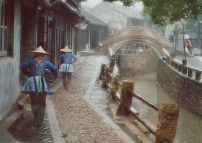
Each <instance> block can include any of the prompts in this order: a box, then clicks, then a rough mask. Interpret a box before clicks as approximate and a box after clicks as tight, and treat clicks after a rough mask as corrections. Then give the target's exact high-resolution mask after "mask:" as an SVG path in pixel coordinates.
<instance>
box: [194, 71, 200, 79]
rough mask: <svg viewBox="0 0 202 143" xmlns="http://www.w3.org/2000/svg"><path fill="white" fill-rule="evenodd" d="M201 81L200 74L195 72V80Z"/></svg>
mask: <svg viewBox="0 0 202 143" xmlns="http://www.w3.org/2000/svg"><path fill="white" fill-rule="evenodd" d="M200 79H201V73H200V72H197V71H196V75H195V80H200Z"/></svg>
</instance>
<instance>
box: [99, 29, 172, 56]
mask: <svg viewBox="0 0 202 143" xmlns="http://www.w3.org/2000/svg"><path fill="white" fill-rule="evenodd" d="M134 41H139V42H141V43H144V44H146V45H148V46H150V47H151V48H153V49H154V50H155V51H156V52H157V53H158V55H159V56H163V55H169V54H168V52H167V51H166V48H168V47H173V44H172V43H171V42H170V41H169V40H167V39H166V38H164V37H163V36H161V32H160V31H155V30H153V29H150V28H148V27H147V26H130V27H127V28H125V29H122V30H120V31H117V32H115V34H114V35H111V36H109V37H107V38H106V39H105V40H104V41H103V42H102V44H103V45H102V47H100V48H99V51H109V52H110V53H116V51H118V50H119V49H120V48H121V47H122V46H124V45H127V44H129V43H133V42H134Z"/></svg>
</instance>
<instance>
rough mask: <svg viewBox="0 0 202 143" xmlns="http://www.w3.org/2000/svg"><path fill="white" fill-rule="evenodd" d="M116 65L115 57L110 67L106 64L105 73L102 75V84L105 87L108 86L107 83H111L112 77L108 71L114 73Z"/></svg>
mask: <svg viewBox="0 0 202 143" xmlns="http://www.w3.org/2000/svg"><path fill="white" fill-rule="evenodd" d="M114 65H115V59H114V58H112V59H111V60H110V63H109V67H107V66H105V68H104V74H103V77H102V84H101V86H102V87H103V88H107V83H109V81H110V79H111V78H110V76H109V74H108V73H112V72H113V70H114ZM103 67H104V66H103Z"/></svg>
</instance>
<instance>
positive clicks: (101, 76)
mask: <svg viewBox="0 0 202 143" xmlns="http://www.w3.org/2000/svg"><path fill="white" fill-rule="evenodd" d="M105 67H106V65H105V64H102V65H101V69H100V75H99V80H102V78H103V76H104V69H105Z"/></svg>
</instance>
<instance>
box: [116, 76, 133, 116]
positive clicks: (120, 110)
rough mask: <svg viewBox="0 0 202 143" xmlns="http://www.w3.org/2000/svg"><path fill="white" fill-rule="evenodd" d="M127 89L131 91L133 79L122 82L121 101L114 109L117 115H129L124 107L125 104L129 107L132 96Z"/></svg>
mask: <svg viewBox="0 0 202 143" xmlns="http://www.w3.org/2000/svg"><path fill="white" fill-rule="evenodd" d="M127 90H130V91H132V92H133V90H134V81H128V80H125V81H123V82H122V88H121V95H120V100H121V102H120V104H119V107H118V109H117V111H116V115H118V116H128V115H129V113H127V112H126V110H125V109H124V108H125V106H127V107H128V108H129V109H130V107H131V104H132V99H133V97H132V96H131V95H128V94H127V93H126V91H127Z"/></svg>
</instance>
